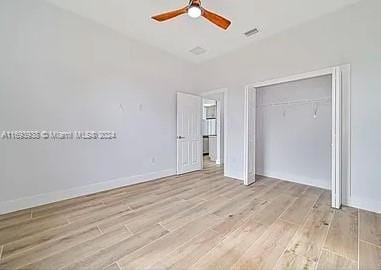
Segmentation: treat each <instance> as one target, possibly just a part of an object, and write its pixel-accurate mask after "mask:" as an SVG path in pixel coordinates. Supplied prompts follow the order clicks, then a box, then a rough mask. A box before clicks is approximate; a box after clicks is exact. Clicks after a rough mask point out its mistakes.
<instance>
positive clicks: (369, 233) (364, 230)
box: [360, 210, 381, 247]
mask: <svg viewBox="0 0 381 270" xmlns="http://www.w3.org/2000/svg"><path fill="white" fill-rule="evenodd" d="M360 224H361V226H360V239H361V240H364V241H367V242H369V243H372V244H374V245H376V246H380V247H381V215H380V214H376V213H372V212H369V211H365V210H360Z"/></svg>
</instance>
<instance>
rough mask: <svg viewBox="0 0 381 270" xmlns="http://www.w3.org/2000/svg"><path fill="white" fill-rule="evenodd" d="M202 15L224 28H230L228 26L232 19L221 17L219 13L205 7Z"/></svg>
mask: <svg viewBox="0 0 381 270" xmlns="http://www.w3.org/2000/svg"><path fill="white" fill-rule="evenodd" d="M202 16H203V17H204V18H205V19H207V20H208V21H210V22H212V23H214V24H215V25H217V26H219V27H221V28H222V29H224V30H226V29H228V27H229V26H230V24H231V21H229V20H227V19H225V18H224V17H221V16H220V15H218V14H215V13H213V12H210V11H208V10H206V9H204V8H203V9H202Z"/></svg>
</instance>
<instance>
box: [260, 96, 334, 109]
mask: <svg viewBox="0 0 381 270" xmlns="http://www.w3.org/2000/svg"><path fill="white" fill-rule="evenodd" d="M315 103H327V104H330V103H331V97H326V98H318V99H302V100H294V101H287V102H278V103H268V104H258V105H257V107H274V106H291V105H302V104H315Z"/></svg>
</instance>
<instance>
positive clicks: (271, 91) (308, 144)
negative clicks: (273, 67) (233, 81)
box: [244, 67, 342, 208]
mask: <svg viewBox="0 0 381 270" xmlns="http://www.w3.org/2000/svg"><path fill="white" fill-rule="evenodd" d="M314 80H315V81H314ZM319 80H320V81H322V85H324V84H325V85H326V89H320V90H319V89H315V91H311V87H312V88H313V86H312V85H313V84H314V83H316V81H319ZM301 81H304V84H306V82H307V84H310V85H309V86H308V87H307V89H305V88H304V87H305V86H306V85H304V86H303V83H302V84H300V85H299V88H298V87H295V86H296V85H298V83H299V82H301ZM289 87H294V89H293V90H292V91H291V90H290V89H289ZM283 90H284V91H283ZM287 90H289V91H287ZM312 90H313V89H312ZM341 92H342V90H341V70H340V68H339V67H336V68H329V69H324V70H320V71H316V72H310V73H305V74H300V75H296V76H291V77H287V78H282V79H277V80H271V81H267V82H261V83H256V84H252V85H249V86H248V87H247V88H246V95H245V130H244V135H245V141H244V143H245V148H244V150H245V163H244V166H245V168H244V183H245V185H250V184H252V183H254V182H255V181H256V175H257V174H264V175H265V176H272V177H275V178H281V179H283V180H288V181H294V182H299V183H300V182H302V183H304V184H309V185H314V186H318V187H324V188H328V189H331V191H332V207H334V208H340V207H341V189H342V188H341V141H342V140H341V123H342V120H341V119H342V114H341V112H342V111H341ZM290 95H291V96H290ZM292 95H293V96H292ZM258 135H259V136H258ZM266 155H267V156H266ZM265 162H266V164H265ZM266 174H267V175H266Z"/></svg>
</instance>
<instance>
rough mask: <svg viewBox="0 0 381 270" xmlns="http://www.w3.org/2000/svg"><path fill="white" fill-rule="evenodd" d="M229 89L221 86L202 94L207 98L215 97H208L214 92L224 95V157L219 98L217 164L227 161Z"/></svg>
mask: <svg viewBox="0 0 381 270" xmlns="http://www.w3.org/2000/svg"><path fill="white" fill-rule="evenodd" d="M227 93H228V89H227V88H221V89H216V90H212V91H207V92H203V93H202V94H201V96H202V97H205V98H210V99H213V97H208V96H209V95H213V94H223V95H224V120H223V121H224V138H223V140H224V141H223V145H224V154H223V159H222V156H221V101H219V100H217V113H218V119H217V126H218V128H217V144H218V145H219V146H218V149H219V150H218V153H219V154H218V155H217V162H216V163H217V164H222V163H224V162H225V161H226V159H227V154H226V153H227V151H226V150H227V147H226V145H227V134H228V133H227V132H228V129H227V119H228V117H227V115H228V110H227V108H228V105H227V104H228V95H227Z"/></svg>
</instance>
